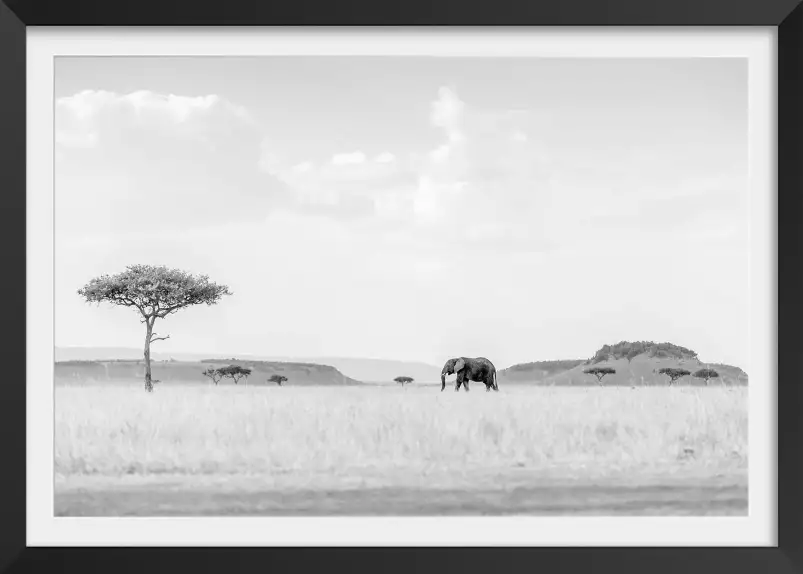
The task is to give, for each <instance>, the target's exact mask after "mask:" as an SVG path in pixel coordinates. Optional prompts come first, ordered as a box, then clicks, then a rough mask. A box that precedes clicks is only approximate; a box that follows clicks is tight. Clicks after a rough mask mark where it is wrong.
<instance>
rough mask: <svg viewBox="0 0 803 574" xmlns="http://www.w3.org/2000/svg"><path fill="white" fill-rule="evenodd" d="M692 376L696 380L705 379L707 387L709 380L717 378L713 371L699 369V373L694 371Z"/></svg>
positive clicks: (717, 374)
mask: <svg viewBox="0 0 803 574" xmlns="http://www.w3.org/2000/svg"><path fill="white" fill-rule="evenodd" d="M692 376H693V377H695V378H698V379H705V384H706V385H707V384H708V381H709V380H710V379H716V378H717V377H719V373H718V372H716V371H715V370H714V369H700V370H699V371H695V372H694V374H693V375H692Z"/></svg>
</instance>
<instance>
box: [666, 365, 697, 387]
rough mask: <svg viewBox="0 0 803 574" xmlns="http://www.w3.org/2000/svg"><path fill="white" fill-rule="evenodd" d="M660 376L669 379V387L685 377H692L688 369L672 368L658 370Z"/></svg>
mask: <svg viewBox="0 0 803 574" xmlns="http://www.w3.org/2000/svg"><path fill="white" fill-rule="evenodd" d="M658 374H660V375H666V376H667V377H669V386H672V383H674V382H675V381H677V380H678V379H680V378H681V377H685V376H686V375H691V373H690V372H689V371H687V370H686V369H674V368H672V367H664V368H663V369H658Z"/></svg>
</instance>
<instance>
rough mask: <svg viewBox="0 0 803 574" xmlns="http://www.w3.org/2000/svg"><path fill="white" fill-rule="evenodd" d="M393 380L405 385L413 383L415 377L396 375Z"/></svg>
mask: <svg viewBox="0 0 803 574" xmlns="http://www.w3.org/2000/svg"><path fill="white" fill-rule="evenodd" d="M393 380H394V381H395V382H397V383H399V384H400V385H401V386H404V385H407V384H409V383H412V382H413V381H414V380H415V379H413V378H412V377H396V378H395V379H393Z"/></svg>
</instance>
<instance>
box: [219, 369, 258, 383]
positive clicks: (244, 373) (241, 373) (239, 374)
mask: <svg viewBox="0 0 803 574" xmlns="http://www.w3.org/2000/svg"><path fill="white" fill-rule="evenodd" d="M217 371H218V373H220V374H221V375H222V376H224V377H230V378H231V379H232V380H233V381H234V384H235V385H236V384H237V383H238V382H239V381H240V379H242V378H243V377H245V380H246V384H248V375H250V374H251V369H249V368H247V367H241V366H240V365H229V366H228V367H221V368H219V369H218V370H217Z"/></svg>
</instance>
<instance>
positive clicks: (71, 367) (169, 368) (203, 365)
mask: <svg viewBox="0 0 803 574" xmlns="http://www.w3.org/2000/svg"><path fill="white" fill-rule="evenodd" d="M225 365H240V366H243V367H248V368H250V369H251V370H252V371H253V372H252V374H251V375H250V376H249V377H248V381H247V384H248V385H249V386H252V385H269V386H274V383H268V382H267V379H268V378H269V377H270V376H271V375H274V374H277V375H284V376H285V377H287V379H288V380H287V382H286V383H285V385H288V386H306V385H327V386H328V385H338V386H343V385H360V384H362V383H361V382H360V381H357V380H354V379H352V378H350V377H347V376H345V375H344V374H343V373H341V372H340V371H338V370H337V369H336V368H334V367H332V366H329V365H315V364H310V363H283V362H275V361H239V360H235V361H232V360H221V359H206V360H202V361H151V372H152V376H153V378H154V379H158V380H160V381H161V383H162V384H171V383H174V384H180V383H204V384H210V380H209V379H208V378H206V377H204V376H203V375H202V374H201V373H202V372H203V371H204V370H206V369H207V368H209V367H212V368H216V367H223V366H225ZM55 376H56V382H57V383H67V382H71V381H82V382H84V381H98V382H99V381H108V382H115V381H117V382H123V381H133V380H143V379H144V377H145V362H144V361H143V360H136V361H130V360H117V361H61V362H56V364H55ZM219 384H221V385H231V384H233V382H232V381H231V379H224V380H223V381H221V382H220V383H219ZM239 384H241V385H244V384H246V381H244V380H241V381H240V383H239Z"/></svg>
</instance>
